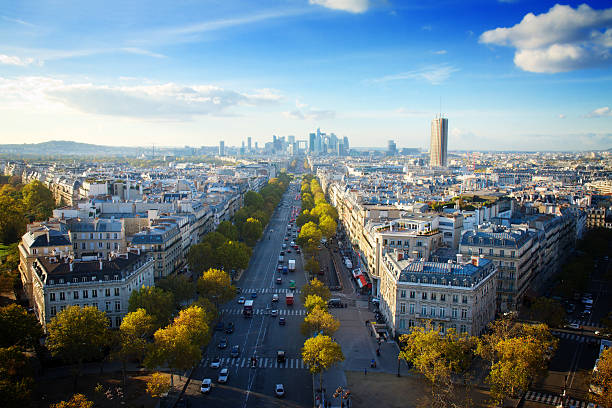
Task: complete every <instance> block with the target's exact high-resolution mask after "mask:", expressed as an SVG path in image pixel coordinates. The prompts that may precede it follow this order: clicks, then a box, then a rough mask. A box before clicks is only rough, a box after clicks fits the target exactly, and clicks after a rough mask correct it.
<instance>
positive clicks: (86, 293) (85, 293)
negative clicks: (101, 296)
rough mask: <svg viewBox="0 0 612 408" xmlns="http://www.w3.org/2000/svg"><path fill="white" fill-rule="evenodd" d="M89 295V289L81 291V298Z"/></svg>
mask: <svg viewBox="0 0 612 408" xmlns="http://www.w3.org/2000/svg"><path fill="white" fill-rule="evenodd" d="M88 297H89V291H88V290H84V291H83V299H87V298H88Z"/></svg>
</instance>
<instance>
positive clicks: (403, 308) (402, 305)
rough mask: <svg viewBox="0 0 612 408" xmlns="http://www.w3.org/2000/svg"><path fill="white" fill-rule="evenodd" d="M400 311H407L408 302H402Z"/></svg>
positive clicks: (402, 312)
mask: <svg viewBox="0 0 612 408" xmlns="http://www.w3.org/2000/svg"><path fill="white" fill-rule="evenodd" d="M400 313H401V314H404V313H406V304H405V303H404V302H402V303H400Z"/></svg>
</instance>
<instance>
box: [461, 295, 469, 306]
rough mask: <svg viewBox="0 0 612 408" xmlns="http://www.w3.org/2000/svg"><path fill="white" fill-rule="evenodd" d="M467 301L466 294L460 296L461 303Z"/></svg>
mask: <svg viewBox="0 0 612 408" xmlns="http://www.w3.org/2000/svg"><path fill="white" fill-rule="evenodd" d="M467 301H468V297H467V296H465V295H464V296H461V303H466V304H467Z"/></svg>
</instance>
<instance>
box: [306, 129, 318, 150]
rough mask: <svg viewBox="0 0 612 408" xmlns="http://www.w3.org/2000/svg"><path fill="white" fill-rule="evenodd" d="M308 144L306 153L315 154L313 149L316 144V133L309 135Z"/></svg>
mask: <svg viewBox="0 0 612 408" xmlns="http://www.w3.org/2000/svg"><path fill="white" fill-rule="evenodd" d="M309 142H310V143H309V144H308V152H309V153H314V152H315V147H316V143H317V134H316V133H311V134H310V135H309Z"/></svg>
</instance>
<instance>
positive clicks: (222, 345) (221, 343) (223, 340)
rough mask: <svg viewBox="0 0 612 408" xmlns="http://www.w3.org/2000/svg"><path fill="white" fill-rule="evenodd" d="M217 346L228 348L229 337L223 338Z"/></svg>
mask: <svg viewBox="0 0 612 408" xmlns="http://www.w3.org/2000/svg"><path fill="white" fill-rule="evenodd" d="M217 347H218V348H220V349H225V348H227V338H226V337H224V338H222V339H221V341H220V342H219V344H217Z"/></svg>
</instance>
